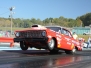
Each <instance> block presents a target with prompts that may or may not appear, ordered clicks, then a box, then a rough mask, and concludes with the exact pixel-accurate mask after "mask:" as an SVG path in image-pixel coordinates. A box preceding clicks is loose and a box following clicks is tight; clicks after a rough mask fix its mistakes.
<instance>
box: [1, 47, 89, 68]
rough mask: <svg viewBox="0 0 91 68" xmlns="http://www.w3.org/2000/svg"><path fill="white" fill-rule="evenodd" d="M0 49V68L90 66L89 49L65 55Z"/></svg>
mask: <svg viewBox="0 0 91 68" xmlns="http://www.w3.org/2000/svg"><path fill="white" fill-rule="evenodd" d="M0 49H1V50H0V68H91V50H90V49H89V50H83V51H80V52H77V53H76V54H75V55H67V54H65V53H64V52H63V51H60V52H59V53H58V54H50V53H49V52H48V51H46V50H28V51H22V50H20V49H19V48H5V47H4V48H0Z"/></svg>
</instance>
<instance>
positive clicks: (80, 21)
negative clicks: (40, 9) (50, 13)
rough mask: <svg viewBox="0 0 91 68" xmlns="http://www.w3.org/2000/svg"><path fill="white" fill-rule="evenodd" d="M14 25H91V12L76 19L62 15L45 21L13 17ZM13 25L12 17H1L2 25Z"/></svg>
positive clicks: (0, 24)
mask: <svg viewBox="0 0 91 68" xmlns="http://www.w3.org/2000/svg"><path fill="white" fill-rule="evenodd" d="M12 21H13V22H12V25H13V27H17V28H18V27H19V28H28V27H31V25H33V24H40V25H60V26H64V27H80V26H89V25H90V24H91V13H87V14H85V15H82V16H80V17H77V18H76V19H72V18H64V17H63V16H60V17H59V18H52V17H50V18H46V19H44V20H43V21H42V20H40V19H35V18H31V19H23V18H22V19H20V18H16V19H12ZM10 26H11V19H10V18H0V27H10Z"/></svg>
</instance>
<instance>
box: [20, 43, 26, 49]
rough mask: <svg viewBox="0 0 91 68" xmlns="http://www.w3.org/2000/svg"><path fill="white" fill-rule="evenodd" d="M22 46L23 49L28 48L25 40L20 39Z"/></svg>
mask: <svg viewBox="0 0 91 68" xmlns="http://www.w3.org/2000/svg"><path fill="white" fill-rule="evenodd" d="M20 47H21V49H22V50H27V49H28V46H27V45H26V44H25V42H24V41H20Z"/></svg>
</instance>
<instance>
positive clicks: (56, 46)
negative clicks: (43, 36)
mask: <svg viewBox="0 0 91 68" xmlns="http://www.w3.org/2000/svg"><path fill="white" fill-rule="evenodd" d="M53 40H55V47H56V48H57V40H56V38H55V37H53Z"/></svg>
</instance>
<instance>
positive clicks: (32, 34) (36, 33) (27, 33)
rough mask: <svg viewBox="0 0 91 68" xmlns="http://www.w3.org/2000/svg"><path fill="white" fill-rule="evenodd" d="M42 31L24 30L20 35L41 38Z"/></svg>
mask: <svg viewBox="0 0 91 68" xmlns="http://www.w3.org/2000/svg"><path fill="white" fill-rule="evenodd" d="M42 32H43V31H35V30H34V31H25V32H20V37H23V38H43V36H42Z"/></svg>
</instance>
